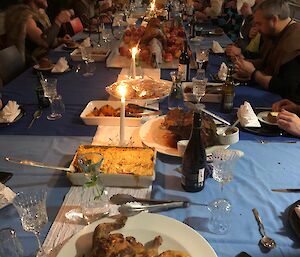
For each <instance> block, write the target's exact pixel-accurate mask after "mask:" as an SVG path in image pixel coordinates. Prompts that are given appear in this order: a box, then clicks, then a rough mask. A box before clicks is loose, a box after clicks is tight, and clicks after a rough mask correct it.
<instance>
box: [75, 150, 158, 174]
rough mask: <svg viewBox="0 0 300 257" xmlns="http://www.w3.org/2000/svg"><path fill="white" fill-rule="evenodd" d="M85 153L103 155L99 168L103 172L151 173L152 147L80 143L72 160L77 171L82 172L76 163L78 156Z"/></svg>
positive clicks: (152, 164)
mask: <svg viewBox="0 0 300 257" xmlns="http://www.w3.org/2000/svg"><path fill="white" fill-rule="evenodd" d="M85 153H100V154H101V155H102V156H103V163H102V165H101V167H100V170H101V172H102V173H105V174H131V175H137V176H152V175H153V170H154V150H153V149H152V148H142V147H110V146H91V145H81V146H79V147H78V149H77V152H76V155H75V158H74V160H73V162H72V164H73V166H74V167H75V169H76V171H77V172H83V171H82V169H81V167H80V166H79V165H78V156H79V155H81V154H85Z"/></svg>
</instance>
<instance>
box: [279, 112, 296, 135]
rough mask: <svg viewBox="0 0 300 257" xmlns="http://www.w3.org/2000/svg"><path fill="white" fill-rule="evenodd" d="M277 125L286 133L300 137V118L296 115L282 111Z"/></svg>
mask: <svg viewBox="0 0 300 257" xmlns="http://www.w3.org/2000/svg"><path fill="white" fill-rule="evenodd" d="M277 124H278V127H279V128H281V129H283V130H285V131H286V132H288V133H290V134H292V135H294V136H300V118H299V117H298V116H297V115H296V114H295V113H291V112H288V111H286V110H282V111H281V112H280V113H279V114H278V116H277Z"/></svg>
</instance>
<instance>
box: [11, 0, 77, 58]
mask: <svg viewBox="0 0 300 257" xmlns="http://www.w3.org/2000/svg"><path fill="white" fill-rule="evenodd" d="M24 2H25V3H26V5H15V6H12V7H11V8H9V9H8V10H7V11H6V18H5V29H6V33H7V38H9V39H10V43H13V44H15V45H16V46H17V48H18V49H19V51H20V52H21V54H22V55H25V58H26V62H27V64H30V63H32V60H35V59H36V58H39V57H40V56H42V55H44V54H46V53H47V51H48V50H49V48H51V47H55V46H57V45H58V44H59V43H64V42H66V41H68V40H70V36H68V35H66V36H65V37H64V38H57V35H58V33H59V30H60V27H61V25H62V24H63V23H65V22H68V21H70V17H71V14H72V13H71V12H70V11H67V10H65V11H61V12H60V13H59V14H58V15H57V17H56V18H55V21H54V23H53V24H51V22H50V20H49V18H48V16H47V14H46V12H45V9H46V8H47V0H25V1H24ZM14 41H15V42H14ZM22 41H23V42H22ZM22 45H23V46H22ZM24 52H25V53H24Z"/></svg>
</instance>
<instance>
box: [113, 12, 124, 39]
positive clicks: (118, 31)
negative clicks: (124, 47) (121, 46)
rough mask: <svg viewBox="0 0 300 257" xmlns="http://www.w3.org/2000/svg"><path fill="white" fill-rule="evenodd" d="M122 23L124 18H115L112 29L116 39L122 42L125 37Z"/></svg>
mask: <svg viewBox="0 0 300 257" xmlns="http://www.w3.org/2000/svg"><path fill="white" fill-rule="evenodd" d="M121 22H122V17H120V16H115V17H114V20H113V23H112V27H111V30H112V34H113V36H114V38H115V39H117V40H120V39H121V38H122V36H123V31H124V28H123V27H122V26H121Z"/></svg>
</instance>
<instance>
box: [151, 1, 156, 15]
mask: <svg viewBox="0 0 300 257" xmlns="http://www.w3.org/2000/svg"><path fill="white" fill-rule="evenodd" d="M154 10H155V0H153V1H152V2H151V3H150V11H151V12H154Z"/></svg>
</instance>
